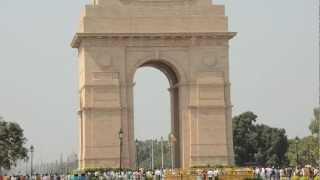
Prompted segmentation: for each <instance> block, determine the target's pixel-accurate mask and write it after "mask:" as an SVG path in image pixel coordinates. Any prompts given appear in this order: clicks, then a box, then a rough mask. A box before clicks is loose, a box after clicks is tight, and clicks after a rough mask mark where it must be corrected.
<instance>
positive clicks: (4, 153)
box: [0, 117, 28, 173]
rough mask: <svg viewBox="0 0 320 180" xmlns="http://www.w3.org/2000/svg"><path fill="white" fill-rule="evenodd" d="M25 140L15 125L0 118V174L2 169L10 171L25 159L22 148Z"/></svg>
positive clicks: (20, 130) (24, 150) (19, 128)
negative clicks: (19, 161)
mask: <svg viewBox="0 0 320 180" xmlns="http://www.w3.org/2000/svg"><path fill="white" fill-rule="evenodd" d="M25 143H26V138H25V137H24V134H23V130H22V128H21V127H20V126H19V125H18V124H17V123H11V122H6V121H4V120H3V118H1V117H0V173H1V170H2V169H7V170H9V169H11V167H13V166H16V162H17V161H18V160H21V159H25V158H27V155H28V153H27V152H28V150H27V148H25V147H24V145H25Z"/></svg>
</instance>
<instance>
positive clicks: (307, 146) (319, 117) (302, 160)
mask: <svg viewBox="0 0 320 180" xmlns="http://www.w3.org/2000/svg"><path fill="white" fill-rule="evenodd" d="M313 113H314V118H313V119H312V121H311V123H310V124H309V130H310V133H311V135H310V136H306V137H304V138H301V139H298V142H296V140H295V139H292V140H290V141H289V142H290V143H289V144H290V145H289V150H288V153H287V157H288V159H289V161H290V165H292V166H296V165H307V164H309V165H313V166H316V165H317V164H318V163H319V157H320V156H319V155H320V148H319V147H320V145H319V138H320V134H319V126H320V108H315V109H314V111H313ZM297 158H298V159H297ZM297 162H298V164H297Z"/></svg>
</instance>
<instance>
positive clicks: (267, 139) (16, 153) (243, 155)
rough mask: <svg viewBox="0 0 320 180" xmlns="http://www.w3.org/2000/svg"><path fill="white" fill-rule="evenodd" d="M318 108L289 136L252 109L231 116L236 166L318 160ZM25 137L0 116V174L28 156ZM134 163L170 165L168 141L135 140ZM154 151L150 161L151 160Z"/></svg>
mask: <svg viewBox="0 0 320 180" xmlns="http://www.w3.org/2000/svg"><path fill="white" fill-rule="evenodd" d="M319 116H320V109H319V108H316V109H315V110H314V117H313V119H312V121H311V123H310V125H309V129H310V135H308V136H306V137H303V138H297V137H296V138H292V139H289V138H288V137H287V135H286V131H285V130H284V129H281V128H275V127H270V126H268V125H265V124H261V123H258V116H257V115H256V114H254V113H253V112H250V111H249V112H244V113H242V114H240V115H238V116H235V117H233V119H232V121H233V143H234V152H235V163H236V165H237V166H251V165H260V166H279V167H281V166H297V165H307V164H308V165H313V166H316V165H317V164H318V163H319V157H320V148H319V147H320V144H319V136H320V134H319V126H320V118H319ZM26 142H27V139H26V138H25V137H24V133H23V129H22V128H21V127H20V125H19V124H17V123H12V122H6V121H4V119H3V118H1V117H0V174H1V172H2V170H9V169H11V168H12V167H14V166H16V165H17V162H18V160H27V159H28V148H26ZM136 147H137V153H136V154H137V157H136V159H137V161H136V162H137V165H138V167H143V168H146V169H150V168H152V167H154V168H161V167H162V158H163V166H164V167H165V168H170V167H171V166H172V165H171V149H170V143H169V142H168V141H167V140H143V141H139V140H136ZM152 151H153V160H152Z"/></svg>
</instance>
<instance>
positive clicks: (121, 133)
mask: <svg viewBox="0 0 320 180" xmlns="http://www.w3.org/2000/svg"><path fill="white" fill-rule="evenodd" d="M119 140H120V173H121V172H122V145H123V130H122V128H120V130H119Z"/></svg>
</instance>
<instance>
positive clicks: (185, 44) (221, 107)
mask: <svg viewBox="0 0 320 180" xmlns="http://www.w3.org/2000/svg"><path fill="white" fill-rule="evenodd" d="M227 24H228V23H227V18H226V17H225V15H224V7H223V6H221V5H212V4H211V0H170V1H169V0H130V1H127V0H95V1H93V3H92V4H91V5H88V6H86V8H85V12H84V13H83V17H82V18H81V26H80V30H79V32H78V33H77V34H76V35H75V37H74V39H73V41H72V47H74V48H77V49H78V51H79V69H80V70H79V72H80V73H79V74H80V83H79V85H80V111H79V114H80V154H79V156H80V157H79V159H80V163H79V164H80V168H82V169H83V168H99V167H104V168H110V167H113V168H116V167H119V164H120V146H119V139H118V131H119V129H120V128H122V129H123V131H124V139H123V140H124V143H123V150H122V153H121V154H122V157H123V158H122V164H123V165H124V167H128V168H133V167H135V157H136V156H135V145H134V130H133V128H134V123H133V86H134V84H133V76H134V73H135V71H136V70H137V68H139V67H141V66H153V67H155V68H158V69H159V70H162V72H164V73H165V74H166V75H167V77H168V79H169V81H170V84H171V96H172V98H171V99H172V108H173V112H174V113H173V117H172V119H174V121H173V122H175V123H173V126H172V127H173V130H174V132H175V133H176V136H177V137H178V141H179V142H178V144H179V146H178V148H176V152H175V155H176V157H175V159H176V165H177V166H178V167H181V168H189V167H192V166H200V165H208V164H209V165H229V164H233V158H234V157H233V143H232V122H231V109H232V105H231V100H230V82H229V60H228V52H229V40H230V39H231V38H232V37H233V36H235V33H231V32H228V29H227V27H228V26H227Z"/></svg>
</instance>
